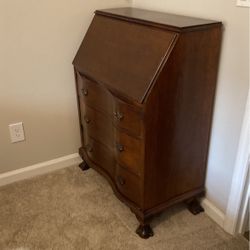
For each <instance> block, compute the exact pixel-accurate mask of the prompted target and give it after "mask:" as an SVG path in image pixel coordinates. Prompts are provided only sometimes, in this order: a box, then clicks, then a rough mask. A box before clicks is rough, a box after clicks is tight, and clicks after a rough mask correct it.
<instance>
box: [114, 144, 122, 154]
mask: <svg viewBox="0 0 250 250" xmlns="http://www.w3.org/2000/svg"><path fill="white" fill-rule="evenodd" d="M116 147H117V149H118V150H119V151H120V152H123V151H124V146H123V145H121V144H116Z"/></svg>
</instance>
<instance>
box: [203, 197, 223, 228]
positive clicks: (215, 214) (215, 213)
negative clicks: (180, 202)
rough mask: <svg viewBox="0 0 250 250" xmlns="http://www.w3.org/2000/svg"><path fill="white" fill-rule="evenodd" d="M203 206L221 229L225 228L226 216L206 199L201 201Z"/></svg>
mask: <svg viewBox="0 0 250 250" xmlns="http://www.w3.org/2000/svg"><path fill="white" fill-rule="evenodd" d="M201 205H202V207H203V208H204V209H205V213H206V214H207V215H208V216H209V217H210V218H211V219H212V220H213V221H214V222H216V223H217V224H218V225H219V226H220V227H222V228H224V221H225V214H224V213H223V212H222V211H221V210H219V209H218V208H217V207H216V206H215V205H214V204H213V203H211V202H210V201H209V200H208V199H206V198H205V199H203V200H202V201H201Z"/></svg>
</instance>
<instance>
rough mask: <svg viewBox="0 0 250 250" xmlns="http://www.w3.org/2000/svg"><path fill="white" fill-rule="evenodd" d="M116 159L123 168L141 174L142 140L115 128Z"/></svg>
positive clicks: (142, 158) (142, 162) (142, 161)
mask: <svg viewBox="0 0 250 250" xmlns="http://www.w3.org/2000/svg"><path fill="white" fill-rule="evenodd" d="M115 146H116V159H117V162H118V163H119V164H120V165H122V166H123V167H124V168H127V169H128V170H129V171H131V172H132V173H134V174H136V175H138V176H141V174H142V169H143V164H144V144H143V140H139V139H136V138H134V137H132V136H129V135H128V134H126V133H124V132H121V131H120V130H116V145H115Z"/></svg>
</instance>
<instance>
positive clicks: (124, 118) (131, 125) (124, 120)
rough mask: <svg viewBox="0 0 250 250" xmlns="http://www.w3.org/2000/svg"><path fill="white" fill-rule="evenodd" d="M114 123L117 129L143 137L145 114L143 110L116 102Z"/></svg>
mask: <svg viewBox="0 0 250 250" xmlns="http://www.w3.org/2000/svg"><path fill="white" fill-rule="evenodd" d="M114 121H115V125H116V126H117V127H120V128H122V129H125V130H126V131H127V132H128V133H129V134H131V135H134V136H136V137H143V131H144V130H143V112H142V110H141V109H139V108H135V107H134V106H132V105H129V104H127V103H124V102H122V101H119V100H116V104H115V111H114Z"/></svg>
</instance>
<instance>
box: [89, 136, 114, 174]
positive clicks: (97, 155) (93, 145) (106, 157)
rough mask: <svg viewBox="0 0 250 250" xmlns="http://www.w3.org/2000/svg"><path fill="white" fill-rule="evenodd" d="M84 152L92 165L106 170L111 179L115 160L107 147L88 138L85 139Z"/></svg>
mask: <svg viewBox="0 0 250 250" xmlns="http://www.w3.org/2000/svg"><path fill="white" fill-rule="evenodd" d="M84 150H85V153H86V154H87V155H88V157H89V159H90V160H91V161H92V162H93V163H95V164H96V165H98V166H100V167H101V168H102V169H104V170H106V172H107V173H109V175H110V176H111V177H112V176H114V175H115V165H116V163H115V158H114V156H113V152H112V151H111V150H110V149H109V148H108V147H105V146H104V145H103V144H100V143H98V142H97V141H95V140H94V139H92V138H90V137H85V138H84Z"/></svg>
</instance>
